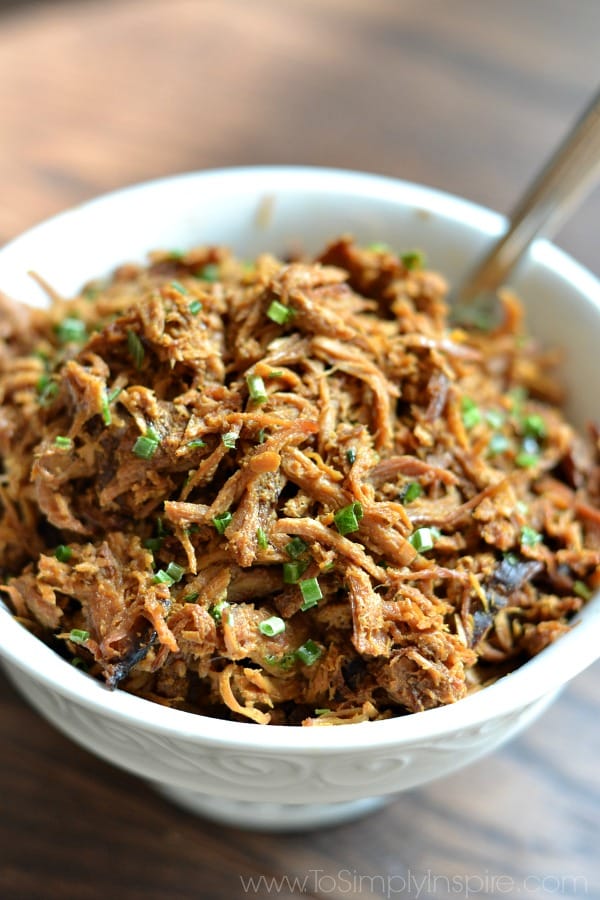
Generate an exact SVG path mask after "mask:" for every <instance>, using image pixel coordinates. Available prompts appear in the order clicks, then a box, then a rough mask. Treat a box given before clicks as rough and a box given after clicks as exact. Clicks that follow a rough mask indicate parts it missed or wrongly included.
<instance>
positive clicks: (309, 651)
mask: <svg viewBox="0 0 600 900" xmlns="http://www.w3.org/2000/svg"><path fill="white" fill-rule="evenodd" d="M322 652H323V651H322V650H321V648H320V647H319V645H318V644H315V642H314V641H313V640H311V639H310V638H309V639H308V640H307V641H306V642H305V643H304V644H302V646H301V647H298V649H297V650H296V657H297V658H298V659H299V660H300V662H302V663H304V665H305V666H312V665H314V664H315V663H316V661H317V660H318V658H319V657H320V656H321V653H322Z"/></svg>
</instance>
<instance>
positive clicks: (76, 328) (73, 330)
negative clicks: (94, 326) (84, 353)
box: [55, 316, 87, 344]
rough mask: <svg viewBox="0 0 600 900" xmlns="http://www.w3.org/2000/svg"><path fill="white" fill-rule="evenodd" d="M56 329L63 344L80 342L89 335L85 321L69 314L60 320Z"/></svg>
mask: <svg viewBox="0 0 600 900" xmlns="http://www.w3.org/2000/svg"><path fill="white" fill-rule="evenodd" d="M55 331H56V335H57V337H58V340H59V341H60V343H61V344H70V343H77V344H80V343H81V342H82V341H85V339H86V337H87V332H86V328H85V322H82V321H81V319H75V318H74V317H73V316H67V318H66V319H63V320H62V322H59V323H58V325H57V326H56V328H55Z"/></svg>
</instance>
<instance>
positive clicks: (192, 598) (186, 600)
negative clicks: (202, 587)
mask: <svg viewBox="0 0 600 900" xmlns="http://www.w3.org/2000/svg"><path fill="white" fill-rule="evenodd" d="M199 596H200V591H192V593H191V594H186V596H185V597H184V598H183V600H182V603H193V602H194V601H195V600H197V599H198V597H199Z"/></svg>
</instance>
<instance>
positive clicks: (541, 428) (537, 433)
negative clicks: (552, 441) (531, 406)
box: [523, 413, 548, 438]
mask: <svg viewBox="0 0 600 900" xmlns="http://www.w3.org/2000/svg"><path fill="white" fill-rule="evenodd" d="M523 430H524V431H525V433H526V434H528V435H530V436H531V437H534V438H545V437H546V435H547V433H548V430H547V428H546V423H545V422H544V420H543V419H542V417H541V416H539V415H538V414H537V413H533V414H532V415H530V416H525V418H524V419H523Z"/></svg>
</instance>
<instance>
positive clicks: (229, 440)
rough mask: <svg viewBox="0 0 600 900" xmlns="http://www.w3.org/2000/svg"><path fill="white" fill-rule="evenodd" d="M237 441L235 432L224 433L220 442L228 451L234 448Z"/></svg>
mask: <svg viewBox="0 0 600 900" xmlns="http://www.w3.org/2000/svg"><path fill="white" fill-rule="evenodd" d="M237 439H238V436H237V434H236V433H235V431H226V432H225V434H222V435H221V440H222V441H223V443H224V445H225V446H226V447H228V448H229V449H230V450H233V449H234V448H235V445H236V441H237Z"/></svg>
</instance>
